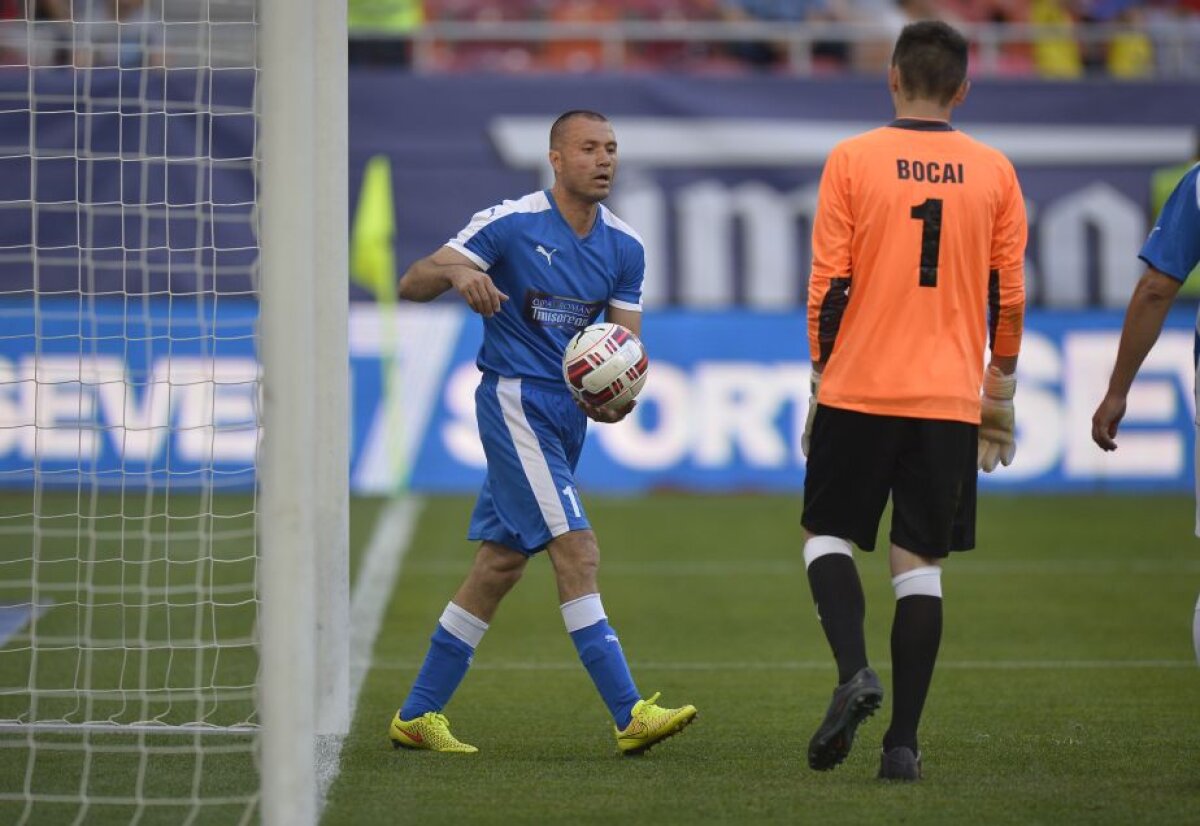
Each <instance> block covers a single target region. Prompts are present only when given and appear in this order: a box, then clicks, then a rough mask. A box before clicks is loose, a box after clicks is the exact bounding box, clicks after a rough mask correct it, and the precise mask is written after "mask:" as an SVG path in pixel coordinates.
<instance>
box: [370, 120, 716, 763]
mask: <svg viewBox="0 0 1200 826" xmlns="http://www.w3.org/2000/svg"><path fill="white" fill-rule="evenodd" d="M549 159H550V164H551V166H552V167H553V169H554V185H553V186H552V187H551V188H550V189H548V190H543V191H540V192H534V193H531V194H529V195H526V196H524V197H523V198H519V199H517V200H515V201H505V202H504V203H502V204H500V205H498V206H494V207H491V208H490V209H485V210H483V211H482V212H479V213H476V214H475V216H474V217H473V218H472V219H471V222H470V223H469V224H468V225H467V227H466V228H465V229H464V230H463V231H462V232H460V233H459V234H458V235H457V236H456V237H454V238H453V239H451V240H450V241H448V242H447V243H446V245H445V246H443V247H441V248H440V249H438V250H437V251H436V252H434V253H433V254H432V255H430V256H428V257H426V258H422V259H421V260H419V261H417V262H416V263H415V264H413V265H412V266H411V267H409V268H408V271H407V272H405V273H404V276H403V277H402V278H401V279H400V297H401V298H404V299H408V300H410V301H430V300H432V299H434V298H436V297H437V296H439V295H441V294H442V293H444V292H446V291H447V290H451V289H452V290H454V291H456V292H457V293H458V294H459V295H460V296H462V299H463V300H464V301H465V302H466V303H467V306H468V307H470V308H471V309H472V310H473V311H475V312H476V313H479V315H481V316H483V345H482V346H481V347H480V350H479V356H478V359H477V362H476V363H477V364H478V366H479V369H480V370H481V371H482V373H483V379H482V381H481V382H480V384H479V387H478V389H477V390H476V391H475V414H476V418H477V420H478V423H479V435H480V439H481V440H482V442H483V448H484V453H485V455H486V457H487V478H486V480H485V481H484V483H483V488H482V489H481V490H480V492H479V498H478V500H477V501H476V503H475V510H474V513H472V515H471V524H470V528H469V531H468V535H467V538H468V539H473V540H479V542H480V545H479V549H478V551H477V553H476V554H475V562H474V564H473V565H472V567H471V570H470V572H469V573H468V574H467V577H466V579H465V580H464V581H463V583H462V585H461V586H459V588H458V591H457V592H456V593H455V594H454V596H453V598H452V599H451V600H450V602H449V604H448V605H447V606H446V609H445V611H444V612H443V613H442V616H441V618H440V620H439V621H438V624H437V627H436V628H435V629H434V633H433V638H432V640H431V641H430V646H429V651H428V653H427V655H426V657H425V662H424V664H423V665H422V666H421V670H420V672H419V673H418V675H417V679H416V682H415V683H414V684H413V686H412V689H411V690H410V692H409V695H408V698H407V699H406V700H405V701H404V705H403V706H402V707H401V708H400V710H399V711H397V712H396V715H395V716H394V717H393V719H392V723H391V726H390V728H389V731H388V734H389V736H390V737H391V740H392V743H393V744H394V745H395V746H396V747H397V748H399V747H405V748H412V749H430V750H433V751H444V752H475V751H477V750H478V749H476V748H475V747H474V746H471V745H468V744H466V743H463V742H460V741H459V740H458V739H457V738H456V737H455V736H454V735H453V734H452V733H451V732H450V727H449V723H448V721H447V720H446V717H445V715H444V714H442V709H443V708H444V707H445V706H446V704H447V703H448V702H449V701H450V698H451V696H453V694H454V691H455V689H456V688H457V687H458V685H459V683H460V682H461V681H462V679H463V677H464V676H465V675H466V673H467V668H468V666H469V665H470V663H471V658H472V656H473V655H474V652H475V649H476V647H478V645H479V641H480V639H481V638H482V637H483V634H484V632H485V631H487V629H488V624H489V623H490V622H491V621H492V617H493V615H494V614H495V612H496V609H497V607H498V606H499V604H500V601H501V600H502V599H503V598H504V596H505V594H507V593H508V592H509V590H510V589H511V588H512V587H513V586H514V585H515V584H516V583H517V581H518V580H519V579H520V578H521V575H522V573H523V572H524V571H525V566H526V565H527V564H528V562H529V559H530V558H531V557H532V556H533V555H534V554H536V553H538V552H539V551H541V550H543V549H545V550H546V551H547V553H548V554H549V556H550V562H551V564H552V565H553V567H554V575H555V578H556V580H557V583H558V598H559V603H560V605H561V609H562V617H563V622H564V623H565V624H566V627H567V632H568V633H569V634H570V635H571V639H572V641H573V642H574V643H575V647H576V649H577V650H578V652H579V658H580V660H582V662H583V665H584V667H585V668H586V669H587V672H588V674H589V676H591V678H592V681H593V682H594V683H595V685H596V690H597V691H599V693H600V696H601V697H602V698H603V700H604V702H605V704H606V705H607V706H608V710H609V712H610V713H611V714H612V717H613V720H614V722H615V724H616V729H615V731H616V739H617V748H618V750H619V751H620V752H621V753H623V754H639V753H641V752H644V751H646V750H647V749H649V748H650V747H651V746H653V745H654V744H655V743H658V742H659V741H661V740H663V739H665V738H667V737H670V736H671V735H673V734H676V733H678V732H680V731H682V730H683V728H684V727H685V726H687V725H688V724H689V723H691V722H692V720H693V719H695V717H696V709H695V708H694V707H693V706H690V705H685V706H683V707H682V708H663V707H661V706H658V705H656V704H655V703H656V700H657V699H658V695H657V694H655V695H654V696H652V697H650V698H649V699H642V698H641V696H640V694H639V693H638V690H637V688H636V686H635V685H634V682H633V678H632V677H631V675H630V673H629V667H628V665H627V664H626V661H625V655H624V653H623V652H622V650H621V644H620V642H619V641H618V639H617V635H616V632H615V631H614V630H613V629H612V627H611V626H610V625H609V623H608V618H607V614H606V613H605V610H604V606H603V604H602V603H601V601H600V593H599V588H598V585H597V570H598V568H599V564H600V548H599V545H598V544H597V542H596V535H595V534H594V533H593V532H592V529H591V525H590V524H589V522H588V518H587V514H586V513H585V512H584V508H583V502H582V501H581V499H580V496H579V492H578V490H577V489H576V487H575V465H576V463H577V462H578V461H579V454H580V450H581V449H582V447H583V439H584V433H585V431H586V429H587V419H588V418H591V419H593V420H595V421H598V422H604V423H613V422H617V421H620V420H621V419H623V418H624V417H625V415H626V414H627V413H628V412H629V410H630V409H632V407H633V405H632V404H630V405H628V406H626V407H625V408H623V409H621V410H615V411H613V410H605V409H601V408H596V407H590V406H584V405H582V404H580V405H577V404H576V402H575V401H574V399H573V397H572V396H571V395H570V393H569V391H568V390H567V386H566V383H565V382H564V380H563V377H562V354H563V351H564V350H565V349H566V345H567V342H568V341H569V340H570V339H571V337H572V336H573V335H574V334H575V333H576V332H577V331H578V330H581V329H583V328H584V327H586V326H587V325H589V324H591V323H592V322H593V321H595V320H596V319H597V317H599V316H600V314H601V313H604V315H605V319H606V320H607V321H611V322H615V323H617V324H621V325H623V326H625V327H627V328H629V329H630V330H632V331H633V332H634V333H635V334H639V333H640V332H641V320H642V315H641V309H642V301H641V293H642V276H643V273H644V270H645V251H644V249H643V246H642V241H641V238H639V237H638V235H637V233H635V232H634V231H633V230H632V229H631V228H630V227H629V226H628V225H627V224H625V223H624V222H623V221H621V219H619V218H617V216H615V215H613V213H612V212H611V211H610V210H608V209H607V208H606V207H605V206H603V205H602V204H601V203H600V202H601V201H602V200H604V199H605V198H606V197H608V194H609V192H610V191H611V189H612V184H613V176H614V174H615V173H616V169H617V141H616V138H615V136H614V135H613V130H612V126H611V124H610V123H609V122H608V119H607V118H605V117H604V116H603V115H601V114H599V113H597V112H590V111H586V110H572V111H570V112H566V113H564V114H563V115H562V116H560V117H559V118H558V119H557V120H556V121H555V122H554V125H553V126H552V127H551V129H550V154H549Z"/></svg>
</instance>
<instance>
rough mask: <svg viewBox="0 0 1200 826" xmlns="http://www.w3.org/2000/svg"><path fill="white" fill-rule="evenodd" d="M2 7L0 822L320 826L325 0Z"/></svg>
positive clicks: (334, 626)
mask: <svg viewBox="0 0 1200 826" xmlns="http://www.w3.org/2000/svg"><path fill="white" fill-rule="evenodd" d="M18 6H20V7H23V8H25V9H26V12H25V14H26V16H25V17H24V18H16V19H10V18H4V19H0V537H2V538H3V545H4V552H3V553H0V823H10V822H11V823H17V824H27V823H28V824H35V823H43V822H46V823H57V822H65V823H71V822H77V823H99V824H106V823H127V822H173V823H175V822H177V823H185V822H186V823H209V822H213V823H253V822H258V821H259V820H261V821H263V822H266V823H268V824H280V823H287V824H311V823H314V822H315V821H316V818H317V817H318V816H319V812H318V811H317V801H316V796H317V793H318V789H317V784H316V782H315V778H314V775H315V767H314V751H315V746H314V736H316V735H323V734H329V735H341V734H344V733H345V732H346V730H347V729H348V725H349V688H348V686H349V664H348V651H349V646H348V642H347V641H348V636H349V627H348V625H349V622H348V616H349V608H348V598H349V587H348V582H349V578H348V542H349V537H348V534H349V531H348V523H349V515H348V513H349V512H348V507H349V498H348V451H349V399H350V396H349V357H348V335H347V323H348V319H347V316H348V287H347V279H348V274H347V263H348V262H347V241H346V235H347V223H348V220H347V219H348V210H347V204H346V186H347V184H346V180H345V170H346V165H347V159H346V114H345V113H346V40H345V14H346V0H146V2H144V3H141V4H133V3H131V4H110V3H107V2H81V0H74V2H68V3H63V4H45V5H43V4H37V6H36V8H37V10H38V11H37V16H36V18H35V17H34V16H33V15H34V9H35V4H33V3H28V4H18ZM63 9H66V10H67V11H66V12H63V11H62V10H63ZM18 13H20V12H19V11H18ZM57 14H70V15H73V16H67V17H53V15H57Z"/></svg>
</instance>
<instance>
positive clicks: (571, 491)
mask: <svg viewBox="0 0 1200 826" xmlns="http://www.w3.org/2000/svg"><path fill="white" fill-rule="evenodd" d="M562 492H563V496H565V497H567V501H568V502H570V503H571V510H573V511H575V518H576V519H578V518H579V517H581V516H583V513H581V512H580V510H579V499H577V498H576V496H575V488H573V487H572V486H571V485H567V486H566V487H565V488H563V489H562Z"/></svg>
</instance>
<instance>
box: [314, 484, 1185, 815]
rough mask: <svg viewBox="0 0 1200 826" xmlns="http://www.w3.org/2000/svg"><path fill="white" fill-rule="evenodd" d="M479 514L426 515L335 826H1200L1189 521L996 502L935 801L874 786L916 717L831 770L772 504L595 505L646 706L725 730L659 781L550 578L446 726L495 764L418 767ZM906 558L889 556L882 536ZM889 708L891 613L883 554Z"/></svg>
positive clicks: (487, 644)
mask: <svg viewBox="0 0 1200 826" xmlns="http://www.w3.org/2000/svg"><path fill="white" fill-rule="evenodd" d="M470 504H471V503H470V501H469V500H466V499H459V498H445V499H435V500H432V501H430V502H429V503H428V505H427V508H426V510H425V513H424V516H423V518H422V520H421V523H420V526H419V529H418V531H417V534H416V536H415V538H414V542H413V545H412V547H411V550H410V551H409V555H408V557H407V559H406V561H405V566H404V570H403V573H402V576H401V582H400V585H399V587H398V589H397V591H396V594H395V596H394V598H393V601H392V604H391V605H390V606H389V608H388V611H387V615H386V618H385V621H384V625H383V628H382V631H381V634H380V637H379V639H378V641H377V643H376V648H375V654H374V657H375V659H374V669H373V670H372V671H371V673H370V674H369V676H368V678H367V682H366V684H365V686H364V689H363V693H362V695H361V696H360V698H359V704H358V711H357V715H356V719H355V722H354V727H353V730H352V733H351V736H350V738H349V740H348V742H347V744H346V747H345V750H344V751H343V764H342V773H341V776H340V778H339V779H338V781H337V782H336V784H335V786H334V788H333V789H332V791H331V795H330V800H329V806H328V808H327V810H326V814H325V818H324V821H323V822H324V823H325V824H328V826H334V825H335V824H337V825H339V826H340V825H341V824H363V823H389V822H408V823H427V824H435V823H446V824H451V823H453V824H465V823H564V824H567V823H570V824H580V823H597V824H600V823H614V822H616V823H648V824H666V823H681V824H683V823H687V824H690V823H731V824H732V823H886V822H905V823H964V822H977V823H1012V824H1029V823H1054V824H1062V823H1087V824H1097V823H1111V824H1128V823H1169V822H1189V821H1192V822H1194V819H1195V818H1196V817H1197V814H1196V813H1197V812H1200V769H1198V768H1197V767H1198V766H1200V715H1198V714H1197V710H1198V707H1200V673H1198V670H1197V668H1196V666H1195V663H1194V659H1193V654H1192V645H1191V633H1190V628H1191V619H1192V612H1193V607H1194V605H1195V601H1196V594H1197V590H1200V544H1198V542H1197V540H1195V539H1193V538H1191V526H1192V506H1191V502H1190V498H1186V497H1180V496H1145V497H1111V498H1107V497H1072V498H1068V497H1000V496H989V497H985V498H984V499H983V500H982V502H981V506H980V519H979V522H980V530H979V537H978V539H979V543H978V544H979V549H978V550H976V551H974V552H972V553H970V554H966V555H962V556H957V557H955V558H954V559H952V560H951V562H950V564H949V565H948V567H947V571H946V574H945V576H944V588H945V593H946V599H947V602H946V622H945V625H946V629H945V635H944V638H943V644H942V651H941V663H940V666H939V670H938V672H937V674H936V675H935V678H934V683H933V688H932V692H931V696H930V699H929V702H928V705H927V708H926V714H925V721H924V724H923V729H922V748H923V750H924V753H925V774H926V779H925V781H924V782H922V783H920V784H916V785H901V786H896V785H892V784H883V783H880V782H879V781H877V780H875V779H874V774H875V771H876V769H877V766H878V751H877V750H878V747H879V740H880V737H881V736H882V734H883V731H884V729H885V728H886V725H887V721H888V718H889V716H890V704H889V703H887V702H885V705H884V707H883V709H881V710H880V712H879V713H878V714H877V715H876V716H875V717H874V718H872V719H871V720H870V721H868V722H867V724H866V725H864V726H863V727H862V728H861V729H860V730H859V738H858V741H857V742H856V745H855V749H854V751H853V753H852V754H851V756H850V758H849V759H848V761H847V762H846V763H845V764H844V765H842V766H841V767H839V768H838V769H836V770H835V771H833V772H829V773H816V772H813V771H811V770H809V769H808V767H807V764H806V760H805V749H806V744H807V741H808V737H809V736H810V734H811V733H812V731H813V729H814V728H815V726H816V725H817V724H818V723H819V721H820V719H821V716H822V714H823V713H824V710H825V706H826V703H827V702H828V698H829V692H830V691H831V689H832V688H833V682H834V680H835V672H834V669H833V666H832V662H831V659H830V656H829V653H828V650H827V647H826V643H825V640H824V637H823V635H822V633H821V630H820V627H819V625H818V623H817V620H816V617H815V613H814V610H813V607H812V601H811V598H810V596H809V593H808V586H807V582H806V580H805V578H804V573H803V562H802V559H801V555H800V549H801V544H800V539H799V536H800V527H799V505H798V503H797V501H796V500H795V499H794V498H790V497H773V496H758V495H746V496H734V497H689V496H675V495H671V496H666V495H662V496H654V497H651V498H648V499H645V500H642V501H635V500H621V499H610V500H605V499H596V498H593V499H591V500H589V509H590V510H589V512H590V515H591V517H592V520H593V523H594V525H595V526H596V529H597V532H598V534H599V537H600V544H601V553H602V558H603V562H602V564H601V585H602V589H601V590H602V593H603V596H604V601H605V607H606V608H607V610H608V613H609V616H610V618H611V621H612V623H613V625H614V627H615V628H616V629H617V631H618V633H619V634H620V635H621V640H622V645H623V647H624V648H625V651H626V654H627V656H628V657H629V659H630V661H631V665H632V670H633V673H634V678H635V680H636V681H637V683H638V686H639V688H640V689H641V691H642V692H643V694H649V693H650V692H653V691H659V690H661V691H662V692H663V700H664V701H666V702H668V703H682V702H691V703H694V704H695V705H696V706H697V707H698V708H699V710H700V719H699V720H698V721H697V722H696V723H695V724H694V725H693V726H692V727H691V728H689V729H688V730H687V731H686V732H685V733H684V734H683V735H682V736H680V737H677V738H674V739H672V740H670V741H668V742H666V743H664V744H662V745H660V746H659V747H657V748H655V749H654V750H653V751H651V752H650V753H649V754H648V755H647V756H645V757H642V758H622V757H619V756H618V755H617V754H616V753H615V746H614V743H613V739H612V734H611V723H610V721H609V719H608V717H607V714H606V712H605V710H604V707H603V704H602V703H601V702H600V700H599V698H598V697H597V696H596V694H595V692H594V690H593V689H592V687H591V684H590V683H589V681H588V679H587V677H586V674H585V672H584V671H583V669H582V667H581V666H580V665H579V663H578V660H577V658H576V655H575V652H574V649H573V648H572V646H571V643H570V639H569V638H568V637H567V635H566V633H565V631H564V630H563V627H562V621H561V617H560V615H559V612H558V610H557V605H556V599H555V591H554V585H553V578H552V576H551V571H550V567H549V561H548V560H546V559H543V558H538V559H536V560H535V561H534V562H533V563H531V565H530V568H529V570H528V573H527V574H526V577H525V580H524V581H523V582H521V583H520V584H519V585H518V586H517V588H516V590H515V591H514V592H513V593H512V594H511V595H510V596H509V598H508V599H507V600H506V602H505V604H504V605H503V606H502V608H501V610H500V612H499V614H498V615H497V617H496V620H495V622H494V623H493V624H492V628H491V630H489V632H488V634H487V636H486V637H485V638H484V640H483V643H482V645H481V646H480V649H479V651H478V652H477V654H476V657H475V663H474V666H473V667H472V670H471V672H470V673H469V674H468V675H467V678H466V680H465V681H464V683H463V686H462V687H461V689H460V690H459V692H458V695H457V696H456V697H455V698H454V700H453V702H452V703H451V704H450V706H449V707H448V708H447V714H448V716H449V718H450V720H451V722H452V723H453V726H454V731H455V732H456V733H457V734H458V735H459V736H460V737H461V738H463V739H465V740H466V741H468V742H471V743H474V744H475V745H477V746H479V748H480V749H481V751H480V753H479V754H477V755H439V754H432V753H427V752H408V751H393V750H392V748H391V746H390V744H389V743H388V740H387V737H386V726H387V721H388V718H389V717H390V715H391V713H392V712H393V711H394V710H395V707H396V706H397V705H398V704H399V703H400V702H401V700H402V699H403V696H404V693H405V691H406V690H407V687H408V685H409V683H410V681H411V680H412V678H413V676H414V675H415V672H416V668H417V667H418V665H419V663H420V660H421V658H422V657H423V656H424V652H425V645H426V640H427V639H428V636H429V633H430V632H431V631H432V628H433V623H434V622H435V621H436V619H437V616H438V615H439V613H440V612H441V610H442V608H443V606H444V605H445V602H446V600H447V599H448V598H449V596H450V594H451V593H452V592H453V590H454V588H455V587H456V586H457V584H458V582H459V581H460V579H461V577H462V575H463V574H464V573H465V571H466V568H467V565H468V564H469V560H470V557H471V550H472V547H471V545H469V544H468V543H466V542H465V541H464V540H462V538H461V537H462V535H463V533H464V530H465V523H466V519H467V516H468V514H469V509H470ZM884 535H885V536H886V534H884ZM857 559H858V561H859V566H860V571H861V574H862V578H863V582H864V587H865V589H866V592H867V601H868V608H867V622H868V635H869V636H868V647H869V653H870V655H871V656H872V660H873V663H874V664H875V665H876V666H877V667H878V668H879V670H880V672H881V676H882V677H883V679H884V683H885V686H886V685H887V684H888V680H889V678H890V670H889V668H888V660H889V656H888V648H887V640H888V629H889V627H890V623H891V614H892V606H893V597H892V593H891V587H890V582H889V579H888V573H887V563H886V558H885V556H884V555H883V554H874V555H866V554H858V555H857Z"/></svg>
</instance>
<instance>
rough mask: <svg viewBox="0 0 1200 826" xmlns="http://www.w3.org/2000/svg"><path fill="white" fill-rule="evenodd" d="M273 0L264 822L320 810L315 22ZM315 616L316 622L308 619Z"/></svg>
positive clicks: (265, 207) (262, 231)
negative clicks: (316, 612) (316, 719)
mask: <svg viewBox="0 0 1200 826" xmlns="http://www.w3.org/2000/svg"><path fill="white" fill-rule="evenodd" d="M313 5H314V3H313V1H312V0H305V2H299V3H293V2H288V0H262V22H263V26H262V31H261V34H260V37H259V43H260V47H259V48H260V60H259V63H260V74H259V100H260V111H261V118H262V126H261V132H260V135H261V139H260V141H261V142H260V147H259V149H260V152H259V156H260V163H261V178H260V181H261V195H260V201H261V207H262V209H261V218H260V221H259V244H260V251H259V273H260V278H261V290H262V300H261V304H260V307H261V309H260V319H259V326H260V343H261V354H262V369H263V415H264V419H265V422H266V427H265V432H264V434H263V447H262V466H261V468H260V482H259V485H260V490H261V491H262V493H261V496H262V517H261V520H260V523H259V525H260V534H261V537H262V563H261V565H262V580H261V589H262V616H261V632H262V650H261V658H262V672H261V678H260V683H259V714H260V717H261V719H262V722H263V732H262V743H261V753H262V762H263V773H262V807H263V822H264V823H265V824H268V826H276V824H278V826H284V824H289V823H295V824H305V826H307V824H311V823H314V822H315V820H316V802H315V796H314V794H313V790H314V789H315V788H316V751H315V746H314V737H315V733H316V728H315V724H314V716H315V711H316V703H315V702H314V698H315V684H316V679H315V676H316V656H315V650H314V649H315V644H316V624H315V622H313V621H311V619H312V617H313V607H314V601H315V596H316V572H315V564H316V537H315V531H316V524H317V523H316V518H315V508H316V505H317V498H316V483H315V476H316V470H317V468H316V462H315V459H316V450H315V445H316V433H317V431H316V405H315V404H313V403H312V396H313V381H314V377H315V374H316V353H317V349H318V348H317V347H315V346H314V342H315V338H316V295H315V294H316V283H317V277H316V276H317V273H316V262H315V260H314V257H315V253H316V236H317V230H318V227H317V224H316V221H315V220H314V213H315V204H316V194H317V187H316V179H315V171H316V166H317V164H316V159H317V154H316V134H315V132H316V127H317V109H316V102H315V100H314V91H315V89H316V61H315V55H314V50H315V47H316V21H315V20H314V16H313V13H312V12H313V9H312V7H313ZM306 620H307V621H306Z"/></svg>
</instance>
